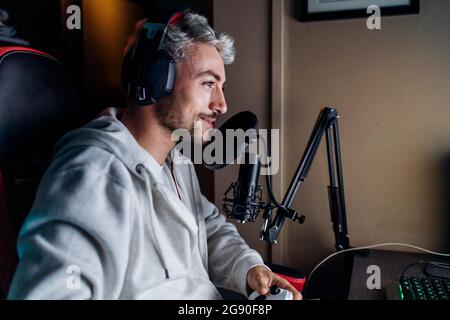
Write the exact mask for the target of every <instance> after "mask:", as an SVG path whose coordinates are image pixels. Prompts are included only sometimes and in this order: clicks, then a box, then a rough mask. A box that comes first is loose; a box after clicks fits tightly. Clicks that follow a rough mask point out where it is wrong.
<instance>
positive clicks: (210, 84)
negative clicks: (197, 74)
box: [203, 81, 214, 88]
mask: <svg viewBox="0 0 450 320" xmlns="http://www.w3.org/2000/svg"><path fill="white" fill-rule="evenodd" d="M203 84H205V85H207V86H208V87H209V88H212V87H213V86H214V81H207V82H205V83H203Z"/></svg>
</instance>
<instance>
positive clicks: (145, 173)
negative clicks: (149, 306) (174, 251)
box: [136, 164, 170, 279]
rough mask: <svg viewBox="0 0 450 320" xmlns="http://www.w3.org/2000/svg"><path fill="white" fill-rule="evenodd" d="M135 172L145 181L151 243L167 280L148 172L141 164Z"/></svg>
mask: <svg viewBox="0 0 450 320" xmlns="http://www.w3.org/2000/svg"><path fill="white" fill-rule="evenodd" d="M141 169H142V170H141ZM136 171H137V173H138V174H139V175H141V176H142V177H143V178H144V180H145V187H146V189H147V192H148V196H147V201H148V205H149V210H150V225H151V226H150V227H151V229H152V237H153V243H154V244H155V246H156V253H157V254H158V257H159V259H160V260H161V264H162V266H163V268H164V271H165V273H166V279H169V278H170V277H169V269H168V268H167V263H166V259H165V257H164V253H163V252H162V250H161V246H160V244H159V241H158V237H157V235H156V229H155V224H156V223H157V221H156V214H155V211H154V210H153V209H152V199H151V192H152V190H151V188H150V178H149V172H148V171H147V169H146V168H145V167H144V165H142V164H138V165H137V166H136Z"/></svg>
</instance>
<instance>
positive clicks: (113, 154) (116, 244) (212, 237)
mask: <svg viewBox="0 0 450 320" xmlns="http://www.w3.org/2000/svg"><path fill="white" fill-rule="evenodd" d="M172 20H173V19H172ZM146 27H147V25H144V24H143V23H140V24H138V28H137V30H136V33H135V37H134V38H132V40H131V41H130V43H129V46H128V51H127V53H128V54H129V56H130V53H131V52H133V55H134V51H133V50H136V46H138V45H139V43H140V42H139V41H140V40H139V39H141V37H142V34H143V32H144V31H143V28H144V29H145V28H146ZM149 28H150V29H151V25H150V26H149ZM150 29H148V30H147V29H145V32H149V31H151V30H150ZM159 47H160V48H164V51H165V52H166V53H167V54H168V55H169V56H170V57H171V58H173V60H174V63H175V67H176V78H175V82H174V84H173V88H172V89H171V93H170V94H168V95H166V96H164V97H162V98H161V97H160V98H159V99H158V100H155V99H153V100H154V101H153V100H152V101H151V102H150V103H149V104H147V105H146V104H145V103H143V102H142V100H144V101H146V100H148V97H149V96H148V95H149V92H143V90H142V88H140V87H139V88H136V89H137V91H136V92H138V94H137V95H134V94H133V93H134V91H132V90H131V92H129V93H130V99H129V102H128V104H127V106H126V108H125V109H124V110H119V109H108V110H106V111H104V112H103V113H102V114H101V115H100V117H98V118H97V119H95V120H94V121H92V122H91V123H89V124H88V125H86V126H85V127H83V128H81V129H78V130H75V131H73V132H71V133H69V134H67V135H66V136H64V137H63V138H62V139H61V140H60V141H59V142H58V144H57V145H56V147H55V156H54V159H53V162H52V164H51V166H50V168H49V169H48V171H47V173H46V174H45V176H44V178H43V180H42V182H41V185H40V187H39V190H38V192H37V195H36V200H35V203H34V205H33V208H32V210H31V213H30V215H29V217H28V218H27V220H26V222H25V224H24V226H23V228H22V230H21V233H20V238H19V242H18V250H19V256H20V263H19V265H18V268H17V270H16V274H15V277H14V280H13V283H12V287H11V290H10V292H9V298H11V299H23V298H26V299H39V298H44V299H221V296H220V294H219V292H218V291H217V289H216V286H217V287H224V288H227V289H231V290H234V291H237V292H240V293H242V294H245V295H247V294H248V293H249V292H250V291H253V290H257V291H258V292H259V293H260V294H266V293H267V292H268V290H269V287H270V286H272V285H277V286H279V287H282V288H286V289H288V290H290V291H292V293H293V295H294V298H295V299H299V298H300V294H299V293H298V292H297V291H296V290H295V289H294V288H293V287H292V286H291V285H290V284H289V283H288V282H287V281H285V280H284V279H282V278H280V277H278V276H277V275H275V274H274V273H272V272H271V271H270V270H269V269H268V268H267V267H265V266H264V264H263V261H262V259H261V257H260V255H259V254H258V253H257V252H256V251H254V250H252V249H250V248H249V247H248V246H247V244H246V243H245V242H244V240H243V239H242V238H241V237H240V236H239V234H238V232H237V230H236V228H235V227H234V225H232V224H230V223H227V222H226V221H225V218H224V216H223V215H222V214H220V213H219V211H218V209H217V208H216V207H215V206H214V205H213V204H212V203H210V202H209V201H208V200H207V199H206V198H205V197H204V196H203V195H201V192H200V188H199V183H198V180H197V177H196V174H195V171H194V167H193V165H192V162H188V163H186V159H185V158H184V157H183V155H182V154H181V153H180V152H178V150H176V149H174V147H175V144H176V141H173V139H172V138H171V136H172V132H173V131H174V130H176V129H186V130H188V131H189V132H192V133H193V132H194V131H197V132H200V136H197V137H196V138H195V139H197V140H201V141H204V139H205V137H206V136H207V134H208V131H209V130H210V129H211V128H212V127H213V126H214V123H215V121H216V120H217V118H218V116H219V115H221V114H224V113H225V112H226V111H227V105H226V102H225V98H224V94H223V86H224V83H225V69H224V63H232V61H233V59H234V44H233V40H232V39H231V38H230V37H229V36H227V35H225V34H218V33H216V32H214V30H212V29H211V27H210V26H209V25H208V23H207V20H206V19H205V18H204V17H202V16H200V15H197V14H195V13H193V12H190V11H186V12H185V13H184V14H182V15H178V16H177V19H175V20H173V21H172V22H170V23H169V24H168V26H167V28H166V29H165V33H164V36H163V37H162V39H161V42H160V46H159ZM144 52H145V51H144ZM147 76H148V75H147ZM151 76H153V77H154V76H155V75H151ZM128 81H131V80H130V79H128ZM128 84H129V87H130V86H131V87H132V84H131V82H129V83H128ZM195 129H197V130H195Z"/></svg>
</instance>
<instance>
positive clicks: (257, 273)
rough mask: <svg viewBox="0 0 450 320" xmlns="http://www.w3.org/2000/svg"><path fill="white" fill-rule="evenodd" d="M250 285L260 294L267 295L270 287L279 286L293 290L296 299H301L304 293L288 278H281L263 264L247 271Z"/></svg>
mask: <svg viewBox="0 0 450 320" xmlns="http://www.w3.org/2000/svg"><path fill="white" fill-rule="evenodd" d="M247 284H248V286H249V287H250V288H251V289H253V290H255V291H257V292H258V293H259V294H260V295H266V294H267V293H268V292H269V289H270V287H272V286H277V287H279V288H282V289H286V290H288V291H290V292H292V296H293V299H294V300H301V299H302V295H301V294H300V292H298V291H297V289H295V288H294V287H293V286H292V285H291V284H290V283H289V282H288V281H287V280H286V279H283V278H281V277H280V276H278V275H276V274H275V273H273V272H270V271H269V269H267V268H265V267H263V266H256V267H253V268H251V269H250V271H249V272H248V273H247Z"/></svg>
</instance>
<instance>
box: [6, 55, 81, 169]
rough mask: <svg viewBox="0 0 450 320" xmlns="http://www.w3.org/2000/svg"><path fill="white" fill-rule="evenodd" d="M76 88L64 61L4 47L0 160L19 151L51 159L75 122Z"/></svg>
mask: <svg viewBox="0 0 450 320" xmlns="http://www.w3.org/2000/svg"><path fill="white" fill-rule="evenodd" d="M75 106H76V97H75V91H74V88H73V85H72V82H71V81H70V78H69V76H68V75H67V73H66V71H65V69H64V67H63V65H62V64H61V63H60V62H58V60H56V59H55V58H53V57H51V56H50V55H48V54H46V53H44V52H40V51H37V50H33V49H30V48H24V47H3V48H0V164H3V163H5V162H7V161H9V160H11V159H12V158H16V157H17V156H18V155H19V156H21V155H26V156H32V157H33V158H35V159H37V158H40V160H45V161H48V160H49V157H50V154H51V149H52V148H53V146H54V144H55V142H56V141H57V140H58V139H59V138H60V137H61V136H62V135H63V134H64V133H66V132H67V131H68V130H70V129H72V128H73V127H74V126H75V125H76V122H77V119H78V117H77V113H76V110H75Z"/></svg>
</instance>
